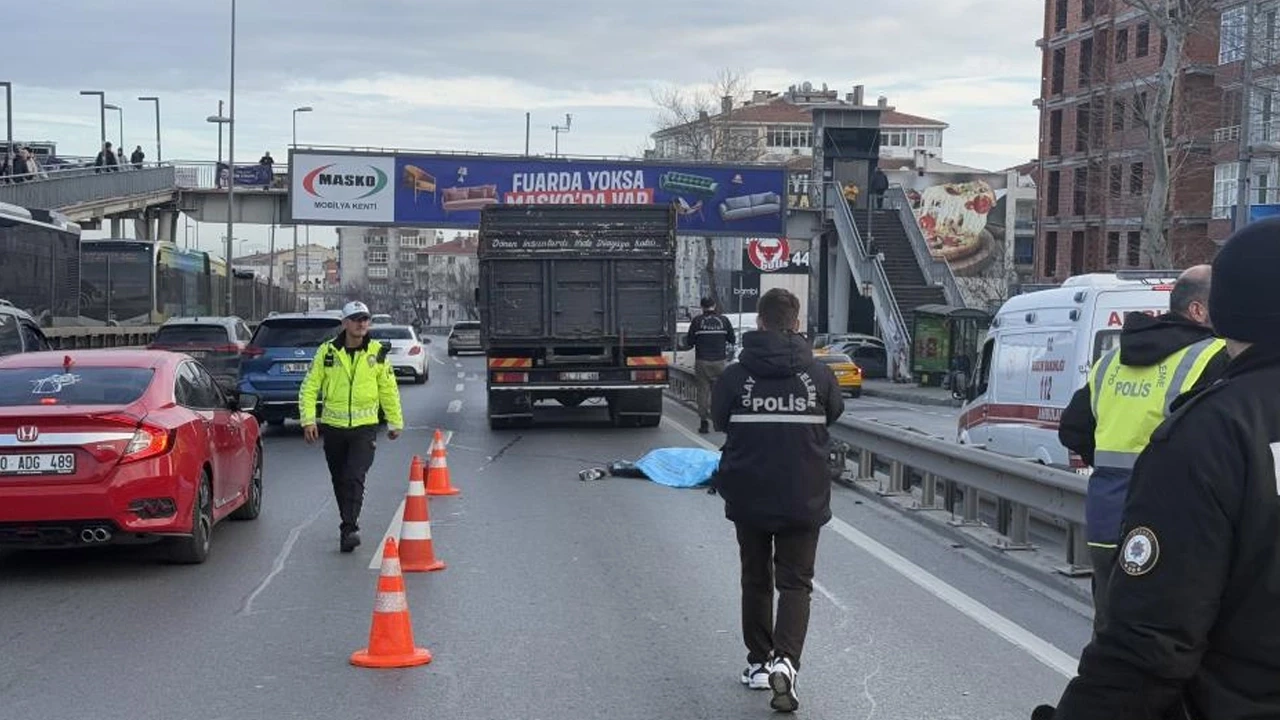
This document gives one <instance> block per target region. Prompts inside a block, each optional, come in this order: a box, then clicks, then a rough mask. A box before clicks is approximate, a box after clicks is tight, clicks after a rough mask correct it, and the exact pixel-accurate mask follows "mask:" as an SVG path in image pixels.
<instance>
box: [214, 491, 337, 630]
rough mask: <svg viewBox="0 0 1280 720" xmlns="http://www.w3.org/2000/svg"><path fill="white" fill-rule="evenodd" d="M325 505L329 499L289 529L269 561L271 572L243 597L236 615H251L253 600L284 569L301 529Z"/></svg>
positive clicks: (303, 528)
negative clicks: (273, 556) (274, 555)
mask: <svg viewBox="0 0 1280 720" xmlns="http://www.w3.org/2000/svg"><path fill="white" fill-rule="evenodd" d="M327 507H329V501H328V500H325V501H324V502H323V503H321V504H320V508H319V509H318V510H316V511H315V512H314V513H312V514H311V517H309V518H307V519H306V520H304V521H303V522H302V524H300V525H298V526H296V527H294V528H293V529H292V530H290V531H289V537H288V538H286V539H285V541H284V546H283V547H281V548H280V552H279V554H277V555H276V559H275V560H274V561H273V562H272V563H271V572H269V573H267V576H266V577H265V578H263V579H262V582H260V583H258V587H256V588H254V589H253V592H251V593H249V597H247V598H245V600H244V604H243V605H241V606H240V612H239V613H236V614H237V615H251V614H252V613H253V601H254V600H257V599H258V596H259V595H261V594H262V593H263V592H265V591H266V589H267V586H268V585H270V584H271V581H272V580H275V579H276V576H277V575H279V574H280V573H281V572H282V571H283V570H284V564H285V563H286V562H288V560H289V555H291V554H292V553H293V546H294V545H296V544H297V542H298V538H299V537H300V536H301V535H302V531H303V530H306V529H307V528H308V527H310V525H311V523H313V522H315V521H316V520H319V519H320V516H321V515H322V514H324V511H325V508H327Z"/></svg>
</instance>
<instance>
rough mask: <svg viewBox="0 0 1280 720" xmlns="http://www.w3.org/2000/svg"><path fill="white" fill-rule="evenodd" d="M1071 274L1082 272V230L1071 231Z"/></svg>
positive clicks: (1081, 273) (1080, 273)
mask: <svg viewBox="0 0 1280 720" xmlns="http://www.w3.org/2000/svg"><path fill="white" fill-rule="evenodd" d="M1071 274H1072V275H1083V274H1084V231H1083V230H1077V231H1075V232H1073V233H1071Z"/></svg>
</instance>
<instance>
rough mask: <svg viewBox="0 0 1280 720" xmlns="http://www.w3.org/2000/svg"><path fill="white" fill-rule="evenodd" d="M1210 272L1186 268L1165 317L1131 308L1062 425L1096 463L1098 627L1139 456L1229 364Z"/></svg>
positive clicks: (1093, 553)
mask: <svg viewBox="0 0 1280 720" xmlns="http://www.w3.org/2000/svg"><path fill="white" fill-rule="evenodd" d="M1211 273H1212V268H1211V267H1210V266H1208V265H1197V266H1195V267H1192V268H1190V269H1188V270H1187V271H1185V272H1183V273H1182V275H1181V276H1179V277H1178V280H1177V282H1175V283H1174V285H1173V290H1172V291H1171V292H1170V293H1169V312H1168V313H1166V314H1164V315H1161V316H1159V317H1155V318H1153V317H1151V316H1149V315H1145V314H1143V313H1130V314H1129V315H1128V317H1126V318H1125V321H1124V328H1123V329H1122V330H1121V332H1120V347H1119V348H1116V349H1113V350H1111V351H1110V352H1107V353H1105V354H1104V355H1103V356H1102V357H1101V358H1099V359H1098V361H1097V362H1095V363H1094V365H1093V368H1092V369H1091V370H1090V371H1089V381H1088V383H1086V384H1085V385H1084V387H1082V388H1080V389H1079V390H1078V391H1076V394H1075V395H1074V396H1072V398H1071V402H1070V403H1068V405H1067V408H1066V409H1065V410H1064V411H1063V413H1062V419H1061V421H1060V422H1059V424H1058V439H1059V440H1060V441H1061V442H1062V444H1063V445H1064V446H1065V447H1067V448H1068V449H1070V450H1072V451H1073V452H1075V453H1076V454H1078V455H1079V456H1080V457H1081V458H1082V459H1083V460H1084V462H1085V463H1087V464H1088V465H1089V466H1091V467H1092V468H1093V474H1092V475H1091V476H1090V478H1089V486H1088V492H1087V494H1086V495H1085V517H1086V538H1087V540H1088V543H1089V557H1090V561H1091V563H1092V565H1093V607H1094V610H1093V621H1094V622H1093V627H1094V632H1097V630H1098V628H1100V627H1102V625H1103V624H1104V623H1105V622H1106V617H1107V602H1106V601H1107V582H1108V580H1109V578H1110V577H1111V574H1112V571H1113V569H1114V567H1115V564H1116V552H1117V545H1118V543H1119V541H1120V514H1121V511H1122V510H1123V508H1124V498H1125V492H1126V491H1127V490H1128V487H1129V476H1130V474H1131V473H1132V471H1133V463H1134V461H1135V460H1137V459H1138V454H1139V453H1141V452H1142V449H1143V448H1144V447H1146V445H1147V440H1148V439H1149V438H1150V437H1151V433H1152V431H1154V430H1155V429H1156V426H1158V425H1159V424H1160V423H1161V422H1162V421H1163V420H1164V419H1165V418H1166V417H1168V415H1169V412H1170V406H1171V405H1172V404H1173V401H1174V400H1175V399H1176V398H1177V397H1178V396H1179V395H1180V394H1182V393H1184V392H1187V391H1189V390H1191V389H1192V388H1194V387H1199V386H1202V385H1207V384H1209V383H1210V382H1212V381H1213V380H1216V379H1217V378H1218V377H1219V376H1220V375H1221V374H1222V372H1223V371H1224V370H1225V369H1226V365H1227V359H1228V358H1227V354H1226V352H1225V348H1224V344H1223V342H1222V340H1219V339H1217V338H1215V337H1214V335H1213V328H1212V327H1210V323H1209V310H1210V306H1209V291H1210V286H1211V284H1212V283H1211Z"/></svg>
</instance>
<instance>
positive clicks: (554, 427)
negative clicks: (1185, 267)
mask: <svg viewBox="0 0 1280 720" xmlns="http://www.w3.org/2000/svg"><path fill="white" fill-rule="evenodd" d="M433 353H434V354H435V356H436V358H435V362H433V365H432V373H431V381H430V383H428V384H427V385H425V386H418V387H414V386H409V385H404V386H402V393H403V398H404V403H405V406H406V408H407V419H408V425H409V430H408V431H407V432H406V433H405V435H404V436H402V437H401V438H400V439H399V440H397V441H394V442H392V441H387V440H385V439H383V440H381V441H380V442H379V448H378V458H377V462H376V464H375V466H374V470H373V472H372V473H371V475H370V482H369V492H368V497H367V499H366V503H365V510H364V517H363V523H362V524H363V526H364V527H363V529H364V533H363V535H364V538H365V544H364V545H363V546H362V547H361V548H360V549H359V550H358V551H357V552H356V553H354V554H352V555H342V554H340V553H339V552H338V547H337V545H338V537H337V526H338V519H337V514H336V512H335V509H334V504H333V500H332V497H331V490H330V487H329V481H328V478H327V474H326V471H325V466H324V460H323V456H322V453H321V451H320V449H319V447H318V446H308V445H307V444H306V443H305V442H304V441H303V440H302V437H301V433H300V431H299V430H298V428H297V426H295V425H290V426H288V427H286V428H284V429H282V430H276V431H272V432H269V433H268V435H269V437H268V439H267V443H266V462H267V482H266V490H265V499H264V510H263V514H262V517H261V518H260V519H259V520H258V521H256V522H253V523H226V524H222V525H219V526H218V527H217V528H216V529H215V532H214V537H213V553H212V557H211V558H210V560H209V561H208V562H207V563H206V564H204V565H201V566H195V567H175V566H170V565H166V564H163V563H161V562H159V561H158V554H157V553H156V552H154V551H152V550H149V549H146V548H143V549H136V548H135V549H115V548H108V549H104V550H102V551H98V552H78V553H70V552H55V553H49V552H44V553H39V552H24V553H9V554H5V555H0V648H3V650H4V652H3V653H0V720H10V719H13V720H18V719H20V718H21V719H24V720H25V719H27V718H61V717H101V718H126V717H127V718H131V719H135V720H152V719H155V720H162V719H163V720H171V719H172V718H184V719H186V718H190V719H192V720H195V719H201V720H204V719H209V720H212V719H221V718H228V719H231V718H234V719H235V720H247V719H249V718H273V719H274V718H307V719H308V720H312V719H314V718H343V719H344V720H360V719H362V718H384V717H404V718H449V719H450V720H471V719H475V720H481V719H483V720H499V719H502V720H505V719H506V718H520V719H525V720H536V719H551V718H557V719H559V718H567V719H574V720H578V719H581V720H596V719H597V718H601V717H608V718H610V720H630V719H632V718H635V719H637V720H639V719H641V718H643V719H644V720H652V719H653V718H681V719H689V720H701V719H704V718H705V719H717V720H718V719H720V718H726V719H727V718H734V719H738V718H766V717H772V716H773V713H772V712H771V711H770V710H769V708H768V693H767V692H752V691H748V690H746V689H744V688H743V687H742V686H741V685H739V683H738V680H737V676H738V673H739V672H740V671H741V669H742V667H743V665H744V656H745V651H744V649H743V647H742V644H741V639H740V634H739V620H738V574H737V548H736V544H735V542H734V537H733V530H732V527H731V526H730V525H729V523H728V522H727V521H726V520H725V519H724V515H723V505H722V502H721V500H720V499H719V498H718V497H715V496H711V495H708V494H706V493H705V492H702V491H700V490H674V489H670V488H665V487H662V486H659V485H657V484H655V483H651V482H648V481H645V480H636V479H623V478H608V479H604V480H599V481H593V482H581V481H579V480H578V478H577V472H578V471H579V470H580V469H582V468H585V467H590V466H594V465H600V464H603V463H607V462H608V461H610V460H614V459H635V458H637V457H639V456H640V455H642V454H643V453H644V452H646V451H647V450H648V449H650V448H653V447H661V446H673V445H685V446H691V445H696V444H698V443H699V442H706V441H709V442H711V443H717V442H718V441H719V437H718V436H717V435H714V434H713V435H710V436H705V437H704V436H698V435H696V434H694V433H692V432H691V431H690V430H689V429H688V428H689V427H691V426H695V425H696V423H695V422H694V420H693V418H692V415H691V414H690V413H689V412H688V411H687V410H685V409H684V408H683V407H679V406H676V405H674V404H670V403H669V404H668V413H667V417H666V418H665V419H664V421H663V424H662V426H661V427H659V428H654V429H649V430H616V429H612V428H609V427H606V426H605V424H604V418H605V411H604V409H603V408H577V409H572V410H569V409H556V411H555V412H553V413H550V417H549V419H548V420H547V421H545V422H543V421H540V422H539V424H538V425H537V426H536V427H534V428H533V429H530V430H525V431H518V432H514V431H513V432H498V433H494V432H491V431H489V429H488V425H487V423H486V421H485V416H484V408H485V397H484V389H483V388H484V384H483V380H482V379H481V373H482V372H483V359H482V358H478V357H465V358H461V359H459V360H457V361H456V362H455V360H454V359H452V358H445V357H443V345H442V344H439V343H437V344H436V345H434V346H433ZM864 402H866V401H864ZM874 402H879V401H874ZM867 404H869V403H867ZM851 405H854V404H853V403H851ZM855 412H856V410H855ZM436 428H440V429H442V430H446V431H449V432H450V433H451V435H450V442H449V452H448V461H449V467H450V470H451V473H452V478H453V483H454V484H455V485H456V486H458V487H459V488H460V489H461V490H462V494H461V495H459V496H456V497H449V498H433V499H432V502H431V517H432V526H433V535H434V543H435V551H436V554H437V556H438V557H439V558H440V559H442V560H444V561H445V562H446V563H447V564H448V568H447V569H445V570H444V571H442V572H439V573H431V574H426V575H424V574H411V575H408V576H406V578H405V581H406V584H407V587H408V598H409V604H410V608H411V610H412V613H413V621H414V630H415V633H416V639H417V641H418V644H419V645H420V646H423V647H426V648H428V649H429V650H431V652H432V653H433V654H434V656H435V659H434V660H433V662H432V663H431V664H429V665H426V666H424V667H419V668H413V669H407V670H383V671H374V670H365V669H357V668H354V667H352V666H350V665H349V664H348V661H347V658H348V656H349V655H350V654H351V652H353V651H354V650H357V649H359V648H361V647H364V645H365V644H366V642H367V640H368V633H369V622H370V613H371V610H372V607H373V598H374V587H375V583H376V581H377V571H376V570H374V569H371V565H376V563H375V562H374V561H375V560H376V558H375V551H376V550H377V549H378V547H379V546H380V543H379V541H378V539H379V536H380V535H381V534H382V533H383V532H384V531H385V529H386V528H388V526H389V525H390V524H391V522H392V520H393V516H394V515H395V512H396V509H397V508H398V507H399V505H400V502H401V501H402V499H403V497H404V492H405V489H406V478H407V473H408V467H409V462H410V459H411V457H412V455H413V454H415V453H417V454H420V455H422V456H424V458H425V457H426V456H427V454H428V449H429V445H430V441H431V435H432V432H433V431H434V430H435V429H436ZM834 512H835V515H836V518H837V519H836V521H834V522H833V523H832V524H831V525H829V526H828V527H827V528H826V529H825V530H824V534H823V538H822V544H821V546H820V547H819V552H818V578H817V579H818V583H819V585H820V587H819V589H818V591H817V592H815V594H814V598H813V613H812V620H811V626H810V633H809V641H808V644H807V646H806V649H805V656H804V670H803V672H802V673H801V675H800V681H799V685H798V690H799V693H800V700H801V709H800V714H801V715H802V716H804V717H811V718H831V719H833V720H834V719H836V718H840V719H842V720H843V719H845V718H877V719H885V718H888V719H902V720H907V719H910V720H923V719H937V720H943V719H949V718H955V719H966V720H968V719H972V720H1002V719H1006V718H1007V719H1009V720H1020V719H1022V718H1026V717H1029V714H1030V710H1031V708H1032V707H1034V706H1035V705H1036V704H1037V703H1040V702H1045V701H1055V700H1056V699H1057V697H1058V695H1059V694H1060V693H1061V691H1062V688H1063V687H1064V685H1065V683H1066V681H1067V680H1068V677H1067V676H1068V674H1070V673H1071V671H1072V670H1073V668H1074V661H1073V660H1072V657H1073V656H1077V655H1078V653H1079V651H1080V649H1081V647H1082V646H1083V644H1084V643H1085V641H1086V640H1087V639H1088V634H1089V620H1088V617H1087V608H1081V607H1079V605H1078V604H1076V603H1073V602H1071V601H1069V600H1067V599H1066V598H1063V597H1060V596H1058V595H1056V594H1054V593H1053V592H1052V591H1049V590H1046V589H1042V588H1035V587H1030V586H1027V585H1024V584H1022V583H1021V582H1020V581H1018V580H1016V579H1014V578H1012V577H1010V576H1008V575H1006V574H1005V573H1002V572H1001V571H1000V570H999V569H997V568H995V567H992V566H990V565H988V564H986V563H985V562H984V561H983V560H982V559H981V558H979V557H976V556H974V555H972V554H970V553H969V551H966V550H963V549H957V548H954V547H952V545H951V544H950V543H948V542H947V541H946V540H944V539H943V538H941V537H939V536H935V535H932V534H929V533H928V532H926V531H925V530H923V529H921V528H919V527H918V526H917V525H915V524H913V523H910V522H908V521H904V520H903V519H902V518H900V517H897V516H895V515H894V514H891V513H889V512H887V511H885V510H883V509H881V508H879V507H877V506H875V505H872V504H864V503H863V502H862V500H861V498H860V496H858V495H857V494H855V493H853V492H852V491H849V490H846V489H843V488H837V489H836V490H835V499H834Z"/></svg>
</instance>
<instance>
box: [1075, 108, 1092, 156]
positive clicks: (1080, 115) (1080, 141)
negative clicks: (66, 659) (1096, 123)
mask: <svg viewBox="0 0 1280 720" xmlns="http://www.w3.org/2000/svg"><path fill="white" fill-rule="evenodd" d="M1089 115H1090V113H1089V105H1088V104H1085V103H1081V104H1080V105H1077V106H1076V152H1084V151H1085V150H1088V149H1089V120H1090V118H1089Z"/></svg>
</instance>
